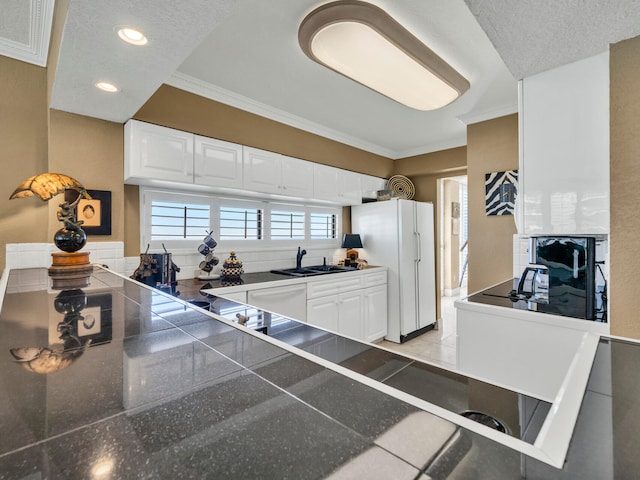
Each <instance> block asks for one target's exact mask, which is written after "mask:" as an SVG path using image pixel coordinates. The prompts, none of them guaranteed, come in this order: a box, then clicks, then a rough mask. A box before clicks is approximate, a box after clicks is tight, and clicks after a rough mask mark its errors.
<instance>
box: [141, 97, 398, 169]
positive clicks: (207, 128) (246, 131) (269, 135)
mask: <svg viewBox="0 0 640 480" xmlns="http://www.w3.org/2000/svg"><path fill="white" fill-rule="evenodd" d="M134 118H135V119H137V120H141V121H145V122H150V123H155V124H158V125H163V126H165V127H171V128H175V129H178V130H184V131H187V132H192V133H197V134H199V135H204V136H206V137H212V138H218V139H220V140H226V141H228V142H234V143H239V144H241V145H248V146H250V147H255V148H261V149H263V150H269V151H272V152H278V153H282V154H284V155H289V156H291V157H296V158H302V159H304V160H310V161H313V162H316V163H322V164H325V165H331V166H334V167H339V168H344V169H346V170H352V171H354V172H360V173H366V174H369V175H375V176H378V177H384V178H388V177H389V176H390V174H391V171H392V169H393V160H391V159H389V158H386V157H382V156H380V155H375V154H373V153H369V152H365V151H364V150H360V149H358V148H354V147H350V146H348V145H345V144H343V143H339V142H335V141H333V140H329V139H328V138H324V137H321V136H319V135H314V134H313V133H309V132H305V131H303V130H300V129H297V128H294V127H289V126H288V125H284V124H282V123H279V122H276V121H274V120H269V119H267V118H264V117H261V116H259V115H255V114H252V113H248V112H245V111H243V110H239V109H237V108H234V107H231V106H229V105H224V104H222V103H219V102H216V101H213V100H208V99H206V98H203V97H200V96H198V95H195V94H193V93H189V92H185V91H184V90H179V89H177V88H174V87H170V86H167V85H163V86H161V87H160V88H159V89H158V90H157V91H156V92H155V93H154V94H153V96H152V97H151V98H150V99H149V100H148V101H147V102H146V103H145V104H144V105H143V106H142V107H141V108H140V110H138V112H137V113H136V114H135V115H134Z"/></svg>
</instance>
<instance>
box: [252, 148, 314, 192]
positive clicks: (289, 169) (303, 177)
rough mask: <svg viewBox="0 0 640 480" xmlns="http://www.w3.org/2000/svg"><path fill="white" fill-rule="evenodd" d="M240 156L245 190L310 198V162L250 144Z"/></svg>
mask: <svg viewBox="0 0 640 480" xmlns="http://www.w3.org/2000/svg"><path fill="white" fill-rule="evenodd" d="M243 156H244V188H245V190H251V191H254V192H263V193H273V194H277V195H287V196H291V197H302V198H305V197H306V198H313V163H311V162H307V161H305V160H300V159H298V158H292V157H287V156H285V155H281V154H279V153H273V152H267V151H265V150H260V149H257V148H251V147H244V148H243Z"/></svg>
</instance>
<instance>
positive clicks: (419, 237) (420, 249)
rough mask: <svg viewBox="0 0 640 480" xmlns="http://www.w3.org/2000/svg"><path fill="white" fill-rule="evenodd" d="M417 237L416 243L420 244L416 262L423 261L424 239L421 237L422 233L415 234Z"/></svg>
mask: <svg viewBox="0 0 640 480" xmlns="http://www.w3.org/2000/svg"><path fill="white" fill-rule="evenodd" d="M413 233H414V234H415V235H416V241H417V243H418V259H417V260H416V262H420V261H422V237H421V236H420V232H413Z"/></svg>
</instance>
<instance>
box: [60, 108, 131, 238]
mask: <svg viewBox="0 0 640 480" xmlns="http://www.w3.org/2000/svg"><path fill="white" fill-rule="evenodd" d="M49 118H50V120H49V122H50V125H49V167H48V170H49V171H51V172H60V173H65V174H67V175H71V176H72V177H74V178H75V179H76V180H78V181H79V182H80V183H82V184H83V185H84V186H85V188H87V189H90V190H109V191H111V235H90V236H89V237H88V239H89V241H91V242H106V241H123V240H124V230H125V223H124V183H123V179H124V164H123V158H124V152H123V141H124V140H123V134H124V131H123V127H122V125H121V124H119V123H113V122H107V121H105V120H98V119H95V118H90V117H85V116H82V115H75V114H73V113H66V112H61V111H59V110H51V111H50V114H49ZM58 203H59V202H57V201H56V199H54V200H52V201H51V202H49V204H50V208H51V209H52V211H51V214H50V215H49V218H50V223H49V236H50V237H52V236H53V234H54V232H55V231H56V230H58V229H59V228H60V222H58V221H57V220H56V218H55V210H56V209H57V205H58Z"/></svg>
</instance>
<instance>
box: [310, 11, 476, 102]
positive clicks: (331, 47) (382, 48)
mask: <svg viewBox="0 0 640 480" xmlns="http://www.w3.org/2000/svg"><path fill="white" fill-rule="evenodd" d="M298 41H299V42H300V47H301V48H302V50H303V51H304V53H305V54H306V55H307V56H308V57H309V58H311V59H312V60H313V61H315V62H318V63H319V64H321V65H324V66H325V67H328V68H330V69H332V70H335V71H336V72H338V73H340V74H342V75H344V76H346V77H349V78H351V79H352V80H355V81H356V82H359V83H361V84H363V85H365V86H367V87H369V88H371V89H372V90H375V91H377V92H378V93H381V94H382V95H385V96H387V97H389V98H392V99H393V100H395V101H397V102H399V103H402V104H404V105H406V106H408V107H411V108H415V109H417V110H435V109H436V108H440V107H444V106H445V105H448V104H449V103H451V102H453V101H454V100H455V99H457V98H458V97H459V96H460V95H462V94H463V93H464V92H466V91H467V90H468V89H469V82H468V81H467V79H466V78H464V77H463V76H462V75H460V74H459V73H458V72H457V71H455V70H454V69H453V68H452V67H451V66H450V65H449V64H448V63H447V62H445V61H444V60H443V59H441V58H440V57H439V56H438V55H436V54H435V53H434V52H433V51H432V50H431V49H429V47H427V46H426V45H425V44H424V43H422V42H421V41H420V40H418V39H417V38H416V37H415V36H413V35H412V34H411V33H410V32H409V31H408V30H407V29H405V28H404V27H403V26H402V25H400V24H399V23H398V22H396V21H395V20H394V19H393V18H392V17H391V16H390V15H389V14H387V13H386V12H385V11H384V10H382V9H380V8H379V7H376V6H375V5H372V4H370V3H366V2H360V1H357V0H344V1H337V2H332V3H327V4H325V5H322V6H320V7H318V8H316V9H315V10H314V11H312V12H311V13H310V14H309V15H307V16H306V17H305V19H304V20H303V21H302V23H301V24H300V28H299V30H298Z"/></svg>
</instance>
